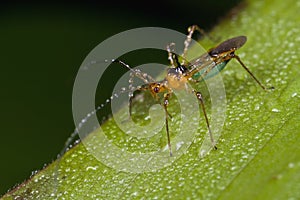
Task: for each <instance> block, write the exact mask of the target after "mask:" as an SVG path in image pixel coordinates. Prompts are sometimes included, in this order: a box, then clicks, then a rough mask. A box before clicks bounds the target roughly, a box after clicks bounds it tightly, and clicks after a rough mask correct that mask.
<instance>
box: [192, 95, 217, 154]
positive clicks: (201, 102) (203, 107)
mask: <svg viewBox="0 0 300 200" xmlns="http://www.w3.org/2000/svg"><path fill="white" fill-rule="evenodd" d="M193 92H194V93H195V95H196V97H197V99H198V101H199V102H200V105H201V108H202V111H203V114H204V117H205V121H206V126H207V129H208V132H209V137H210V141H211V144H212V146H213V147H214V149H217V146H216V143H215V140H214V137H213V134H212V131H211V129H210V126H209V121H208V118H207V114H206V111H205V106H204V102H203V98H202V94H201V92H197V91H195V90H194V91H193Z"/></svg>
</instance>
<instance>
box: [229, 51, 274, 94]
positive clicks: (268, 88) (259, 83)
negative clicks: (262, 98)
mask: <svg viewBox="0 0 300 200" xmlns="http://www.w3.org/2000/svg"><path fill="white" fill-rule="evenodd" d="M233 58H235V59H236V60H237V61H238V62H239V63H240V65H241V66H242V67H243V68H244V69H245V70H246V71H247V72H248V73H249V74H250V76H251V77H252V78H253V79H254V80H255V81H256V83H258V85H259V86H260V87H261V88H262V89H263V90H273V89H275V88H274V87H273V86H271V87H266V86H264V85H263V84H262V83H261V82H260V81H259V80H258V79H257V78H256V77H255V76H254V74H253V73H252V72H251V71H250V70H249V69H248V67H246V65H245V64H244V63H243V62H242V60H241V59H240V57H239V56H237V55H235V54H234V55H233Z"/></svg>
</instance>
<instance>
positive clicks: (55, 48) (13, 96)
mask: <svg viewBox="0 0 300 200" xmlns="http://www.w3.org/2000/svg"><path fill="white" fill-rule="evenodd" d="M128 2H130V4H128ZM238 2H239V1H238V0H227V1H219V2H218V1H200V0H197V1H195V0H194V1H193V0H185V1H179V0H172V1H170V0H168V1H163V2H155V1H137V2H134V1H123V2H117V1H114V4H112V3H111V4H110V3H107V2H106V3H100V2H98V1H84V2H72V3H67V2H63V1H61V2H59V3H58V2H54V1H52V2H43V3H36V2H26V3H25V2H12V1H9V2H2V3H0V58H1V59H0V63H1V64H0V69H1V73H0V75H1V79H0V113H1V115H0V117H1V119H0V121H1V122H0V124H1V145H0V159H1V164H0V196H1V195H2V194H4V193H5V192H6V191H7V190H8V189H9V188H12V187H13V186H14V185H16V184H17V183H21V182H23V181H24V180H25V179H27V178H29V177H30V175H31V174H32V173H33V171H35V170H39V169H41V168H43V166H44V165H47V164H48V163H51V162H52V161H53V160H55V158H56V156H57V154H58V153H59V152H60V150H61V149H62V148H63V146H64V142H65V141H66V139H67V138H68V136H69V135H70V133H71V132H72V131H73V129H74V124H73V118H72V107H71V105H72V88H73V81H74V80H75V77H76V73H77V70H78V68H79V67H80V65H81V62H82V61H83V59H84V58H85V56H86V55H87V54H88V53H89V52H90V51H91V50H92V49H93V48H94V47H95V46H97V45H98V44H99V43H100V42H102V41H103V40H105V39H106V38H108V37H110V36H112V35H114V34H116V33H119V32H121V31H125V30H128V29H132V28H137V27H146V26H157V27H165V28H170V29H174V30H177V31H180V32H183V33H186V29H187V27H188V26H190V25H192V24H197V25H199V26H201V27H202V28H204V29H205V30H209V29H210V28H212V27H213V26H214V25H215V24H217V22H218V21H219V20H221V19H222V17H224V16H225V15H226V13H228V11H230V9H231V8H232V7H234V6H236V5H237V4H238ZM141 58H143V56H140V55H139V56H138V57H135V58H132V59H131V60H130V61H127V62H129V63H130V62H137V60H139V59H141ZM164 59H165V61H167V57H165V58H164ZM112 78H113V77H107V79H108V80H112ZM107 84H108V86H110V85H111V84H110V82H108V83H107ZM112 86H113V85H111V87H112ZM107 88H108V89H109V87H107ZM104 89H105V88H103V89H102V90H104ZM102 90H101V94H104V95H101V97H99V104H100V103H101V102H100V101H101V99H105V98H106V97H108V96H109V92H108V91H102ZM105 94H107V96H106V95H105ZM97 101H98V99H97ZM96 104H97V103H96Z"/></svg>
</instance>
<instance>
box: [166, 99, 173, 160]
mask: <svg viewBox="0 0 300 200" xmlns="http://www.w3.org/2000/svg"><path fill="white" fill-rule="evenodd" d="M170 96H171V93H166V94H165V95H164V110H165V119H166V131H167V138H168V147H169V151H170V156H172V148H171V142H170V133H169V120H168V118H169V113H168V109H167V107H168V105H169V98H170Z"/></svg>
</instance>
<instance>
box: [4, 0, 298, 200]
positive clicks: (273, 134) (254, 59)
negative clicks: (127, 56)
mask: <svg viewBox="0 0 300 200" xmlns="http://www.w3.org/2000/svg"><path fill="white" fill-rule="evenodd" d="M299 10H300V3H299V2H295V1H292V0H286V1H280V0H276V1H248V2H247V3H246V5H245V7H242V8H239V9H238V10H235V12H233V13H232V15H231V16H230V18H226V19H224V20H223V22H222V23H221V24H220V25H219V26H217V27H216V28H215V29H214V30H213V32H212V33H211V34H212V35H213V36H215V37H216V38H222V40H226V39H227V38H230V37H234V36H238V35H246V36H247V38H248V41H247V43H246V44H245V45H244V46H243V47H242V48H241V49H239V50H238V51H237V54H238V55H239V56H240V57H241V59H242V60H243V62H244V63H245V64H246V65H247V66H248V67H249V68H250V70H251V71H252V72H253V74H255V75H256V76H257V77H258V78H259V80H261V81H262V82H263V83H264V84H266V85H273V86H274V87H275V90H274V91H271V92H265V91H262V90H261V88H259V86H258V85H257V84H256V83H255V82H254V81H253V79H252V78H251V77H250V76H249V75H248V74H247V73H246V72H245V70H243V69H242V68H241V67H240V66H239V64H238V63H237V62H235V61H232V62H230V63H229V64H228V66H227V67H226V69H224V70H223V71H222V73H221V74H222V77H223V81H224V85H225V88H226V95H227V97H226V98H227V111H226V116H227V117H226V121H225V125H224V127H223V131H222V133H221V137H220V139H219V140H218V143H217V145H218V150H216V151H211V152H210V153H209V154H208V155H207V156H205V157H203V158H200V157H198V153H199V148H200V146H201V143H202V141H203V134H202V133H205V132H206V128H205V123H204V120H202V121H201V123H200V128H201V131H199V132H198V134H196V135H195V138H194V142H193V143H192V145H191V146H190V148H189V149H188V150H187V152H186V153H185V154H184V155H183V156H181V157H180V158H178V159H176V160H173V162H172V163H171V165H169V166H166V167H164V168H162V169H158V170H155V171H153V172H143V173H130V172H122V171H118V170H116V169H114V168H110V167H107V166H106V165H105V164H102V163H101V162H99V161H98V160H97V159H96V158H95V157H93V156H92V155H91V154H90V153H89V152H88V151H87V150H86V149H85V147H84V145H82V143H80V144H78V145H76V146H75V147H74V148H72V149H71V150H70V151H68V152H67V153H66V154H65V155H64V156H63V157H62V159H61V161H60V163H57V162H54V163H52V164H51V165H49V166H47V167H46V168H45V169H44V170H41V171H40V172H38V173H37V174H36V175H34V176H33V177H31V179H29V180H28V181H27V182H24V183H23V184H21V185H20V186H18V187H17V188H15V189H14V190H12V191H10V192H9V193H8V194H6V195H5V196H4V197H3V198H4V199H11V198H15V199H18V198H20V199H22V198H28V199H49V198H53V199H55V198H59V199H97V198H99V199H120V198H123V199H129V198H130V199H141V198H149V199H188V198H190V199H299V198H300V181H299V180H300V154H299V152H300V147H299V146H300V145H299V143H300V136H299V133H300V124H299V120H300V114H299V113H300V112H299V111H300V104H299V100H300V89H299V88H300V79H299V69H300V68H299V65H300V62H299V60H300V58H299V57H300V56H299V52H300V29H299V22H300V15H299ZM203 44H210V45H209V46H211V42H208V41H203ZM209 46H208V47H209ZM192 53H193V52H192ZM212 80H213V78H212ZM170 102H171V101H170ZM174 102H175V100H174ZM207 105H208V106H207V107H208V113H210V109H209V102H208V104H207ZM170 106H171V112H176V108H175V107H176V106H174V105H173V106H172V105H170ZM139 108H141V105H140V106H137V109H139ZM174 108H175V109H174ZM172 110H173V111H172ZM174 118H175V119H174V120H173V121H174V122H176V121H177V120H178V119H177V117H176V116H175V117H174ZM162 119H163V118H162ZM201 119H203V116H202V115H201ZM141 123H142V124H144V122H141ZM174 124H175V125H174ZM174 124H173V125H172V126H170V128H171V129H172V130H175V129H176V123H174ZM102 129H103V130H108V131H109V133H108V137H109V138H110V139H111V140H114V142H115V143H116V144H117V145H118V146H123V148H124V149H126V150H127V149H129V150H131V151H135V150H140V151H143V152H148V151H151V150H153V149H157V148H161V146H165V144H166V138H165V137H166V136H165V133H164V132H163V131H162V133H161V134H157V135H156V136H155V137H154V138H151V139H148V140H147V139H141V140H138V139H133V138H129V137H128V136H125V135H124V134H123V133H122V132H121V131H120V130H119V129H118V128H117V127H116V126H115V124H114V121H113V120H109V121H108V122H106V123H105V124H103V126H102ZM97 131H98V130H96V131H95V132H94V133H92V134H91V135H90V136H88V137H87V138H86V141H89V142H90V143H91V144H94V145H95V144H97V143H96V142H95V141H93V139H92V138H93V135H95V134H97ZM191 131H194V130H191ZM199 133H201V134H199ZM172 138H174V135H173V136H172ZM172 138H171V139H172ZM128 142H129V143H128ZM126 145H127V146H126ZM115 158H117V157H115ZM120 159H121V158H120ZM125 159H126V157H125ZM165 159H170V160H172V159H171V158H165ZM164 162H165V161H164ZM57 166H59V167H57ZM149 167H151V166H149ZM56 177H57V178H58V180H55V178H56Z"/></svg>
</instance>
